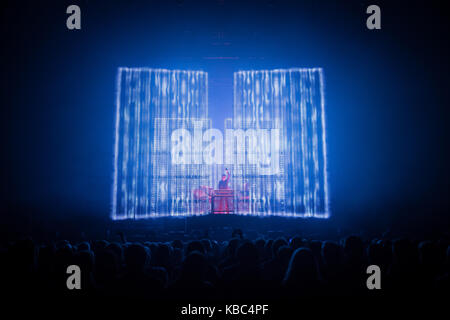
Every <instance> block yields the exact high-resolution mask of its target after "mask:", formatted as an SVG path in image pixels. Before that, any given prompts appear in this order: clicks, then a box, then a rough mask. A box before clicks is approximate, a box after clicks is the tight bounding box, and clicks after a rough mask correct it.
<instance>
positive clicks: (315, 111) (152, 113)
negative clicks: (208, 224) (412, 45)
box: [111, 68, 329, 220]
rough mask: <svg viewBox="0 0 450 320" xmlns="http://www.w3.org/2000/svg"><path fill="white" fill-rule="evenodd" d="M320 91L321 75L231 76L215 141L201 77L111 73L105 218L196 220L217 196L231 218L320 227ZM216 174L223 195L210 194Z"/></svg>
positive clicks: (323, 212) (323, 193) (323, 211)
mask: <svg viewBox="0 0 450 320" xmlns="http://www.w3.org/2000/svg"><path fill="white" fill-rule="evenodd" d="M323 82H324V81H323V73H322V70H321V69H288V70H271V71H269V70H262V71H240V72H237V73H235V74H234V117H233V119H226V120H225V134H223V133H222V132H221V131H220V130H218V129H214V128H212V124H211V121H210V120H209V119H208V75H207V73H205V72H202V71H181V70H173V71H170V70H161V69H147V68H119V71H118V77H117V90H118V92H117V101H116V132H115V134H116V136H115V150H114V182H113V188H112V189H113V190H112V192H113V203H112V215H111V216H112V218H113V219H115V220H117V219H129V218H132V219H139V218H149V217H162V216H188V215H204V214H207V213H209V212H211V211H213V212H216V211H215V210H217V208H214V204H215V203H216V202H217V201H216V200H217V199H215V198H219V200H220V199H221V198H220V197H222V200H223V197H226V198H227V199H228V200H227V202H226V203H227V205H226V208H227V209H226V212H233V213H236V214H244V215H258V216H268V215H281V216H297V217H318V218H327V217H328V216H329V209H328V186H327V171H326V170H327V169H326V142H325V110H324V83H323ZM224 168H230V169H231V170H230V171H231V174H232V178H231V181H230V189H229V190H227V191H226V192H224V191H223V190H222V191H219V190H214V189H215V186H217V185H218V182H219V179H220V178H221V174H222V172H223V170H224ZM222 202H223V201H222ZM217 203H219V204H220V203H221V201H218V202H217ZM217 212H223V210H218V211H217Z"/></svg>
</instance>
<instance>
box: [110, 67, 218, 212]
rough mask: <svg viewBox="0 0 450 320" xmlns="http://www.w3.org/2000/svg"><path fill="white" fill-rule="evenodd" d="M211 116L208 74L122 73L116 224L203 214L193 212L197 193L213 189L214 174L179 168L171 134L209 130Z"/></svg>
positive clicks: (119, 83) (118, 95) (203, 169)
mask: <svg viewBox="0 0 450 320" xmlns="http://www.w3.org/2000/svg"><path fill="white" fill-rule="evenodd" d="M207 116H208V74H207V73H205V72H202V71H182V70H164V69H149V68H119V70H118V74H117V93H116V123H115V147H114V177H113V179H114V180H113V187H112V210H111V218H112V219H114V220H118V219H130V218H131V219H139V218H148V217H156V216H167V215H173V216H176V215H186V214H194V213H199V212H198V211H194V210H193V206H192V201H191V200H192V198H191V197H192V192H191V189H192V188H193V187H194V186H198V185H201V184H209V180H210V178H211V174H210V172H209V168H208V167H207V166H203V165H201V164H196V165H177V166H173V165H172V161H171V154H170V151H171V150H170V132H171V130H172V128H177V129H179V128H185V129H186V130H191V129H193V128H194V127H195V126H197V127H201V129H204V128H208V127H209V126H210V122H209V121H208V120H207V119H206V120H205V119H204V118H206V117H207ZM195 119H198V120H197V121H193V120H195ZM193 147H194V148H195V146H193ZM200 213H203V212H200Z"/></svg>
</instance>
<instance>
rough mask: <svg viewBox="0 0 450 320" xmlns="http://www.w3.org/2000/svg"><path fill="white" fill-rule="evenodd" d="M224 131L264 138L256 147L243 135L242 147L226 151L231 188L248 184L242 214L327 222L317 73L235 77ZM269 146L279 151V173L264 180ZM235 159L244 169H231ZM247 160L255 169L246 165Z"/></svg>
mask: <svg viewBox="0 0 450 320" xmlns="http://www.w3.org/2000/svg"><path fill="white" fill-rule="evenodd" d="M225 125H226V128H230V127H232V128H233V129H235V130H236V129H242V130H243V131H245V132H246V133H247V132H249V131H248V130H256V131H257V132H258V131H259V132H262V133H263V134H260V135H258V139H256V142H255V143H256V145H253V142H251V141H253V140H254V139H251V134H247V135H246V138H245V139H246V142H245V143H243V144H235V146H234V148H235V149H234V150H233V149H232V150H228V151H227V152H228V153H231V154H233V155H232V157H234V158H235V159H234V161H233V163H234V164H230V165H231V166H232V168H233V173H234V176H235V179H234V180H233V184H234V185H233V188H235V189H242V188H243V186H244V185H245V184H247V188H248V191H247V193H248V194H249V196H248V198H249V200H248V205H247V207H246V209H247V210H243V212H242V213H243V214H251V215H284V216H300V217H318V218H327V217H328V216H329V208H328V183H327V165H326V138H325V133H326V130H325V100H324V76H323V71H322V69H320V68H311V69H283V70H258V71H239V72H236V73H235V74H234V119H233V121H231V120H229V121H227V122H226V123H225ZM264 129H265V131H264ZM269 129H272V130H273V129H276V130H279V135H277V134H275V135H270V136H269V134H268V130H269ZM250 132H251V131H250ZM268 144H270V145H271V147H270V148H269V146H268ZM274 144H275V145H276V147H278V148H279V151H278V152H279V159H277V161H278V163H279V168H276V170H272V172H271V171H270V170H269V172H268V173H269V174H267V172H266V174H264V172H263V171H262V169H264V166H265V165H266V164H267V161H266V163H263V162H264V158H269V162H270V161H274V152H276V149H272V146H273V145H274ZM252 145H253V146H252ZM255 150H256V151H255ZM255 152H256V153H255ZM239 155H247V160H246V163H245V164H243V165H241V164H236V163H237V160H236V157H238V156H239ZM252 156H253V157H256V158H257V159H258V162H257V163H256V164H255V162H254V161H253V162H252V161H251V160H250V162H249V159H251V157H252ZM264 156H266V157H264ZM270 158H271V159H270Z"/></svg>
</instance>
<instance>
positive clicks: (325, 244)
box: [0, 232, 450, 299]
mask: <svg viewBox="0 0 450 320" xmlns="http://www.w3.org/2000/svg"><path fill="white" fill-rule="evenodd" d="M0 254H1V260H2V261H3V263H2V264H1V268H3V270H2V275H5V281H4V283H6V285H7V286H8V287H9V290H11V292H13V293H14V292H15V293H16V294H20V295H24V294H30V295H41V296H46V295H50V296H55V295H57V296H64V295H85V296H102V297H109V296H117V297H138V298H154V299H195V298H199V299H221V298H226V297H230V296H231V297H233V298H235V299H239V298H255V299H257V298H265V299H289V298H297V297H299V296H337V295H373V294H378V295H389V294H392V295H395V294H398V293H401V294H403V295H430V294H439V293H441V292H448V288H449V285H448V283H449V281H448V279H449V266H450V264H449V263H450V260H449V259H450V247H449V243H448V241H447V240H438V241H436V240H433V241H420V242H419V241H412V240H408V239H397V240H386V239H370V240H363V239H361V238H360V237H358V236H348V237H346V238H345V239H342V241H339V242H333V241H321V240H316V239H305V238H302V237H298V236H294V237H290V238H288V237H279V238H277V239H268V238H258V239H256V240H247V239H246V238H245V237H244V236H243V235H242V233H239V232H238V233H236V234H235V237H232V238H231V239H229V240H228V241H223V242H219V241H215V240H212V239H202V240H192V241H181V240H173V241H170V242H148V241H145V242H128V241H125V240H123V241H117V242H115V241H106V240H95V241H84V242H79V243H74V242H70V241H67V240H60V241H56V242H54V243H47V244H42V243H37V242H35V241H33V240H31V239H23V240H19V241H15V242H10V243H7V244H5V245H3V247H2V249H1V251H0ZM69 265H77V266H79V267H80V270H81V290H68V288H67V286H66V281H67V278H68V274H67V267H68V266H69ZM369 265H377V266H379V267H380V270H381V290H369V289H368V288H367V284H366V281H367V278H368V277H369V276H370V275H369V274H368V273H367V267H368V266H369Z"/></svg>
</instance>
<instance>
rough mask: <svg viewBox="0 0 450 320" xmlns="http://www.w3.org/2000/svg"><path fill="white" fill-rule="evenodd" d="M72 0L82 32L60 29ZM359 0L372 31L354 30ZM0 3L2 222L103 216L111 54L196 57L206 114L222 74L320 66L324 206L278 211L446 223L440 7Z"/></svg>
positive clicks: (39, 224)
mask: <svg viewBox="0 0 450 320" xmlns="http://www.w3.org/2000/svg"><path fill="white" fill-rule="evenodd" d="M70 4H77V5H79V6H80V8H81V17H82V18H81V27H82V29H81V30H75V31H70V30H68V29H67V28H66V19H67V17H68V15H67V14H66V8H67V6H69V5H70ZM370 4H377V5H379V6H380V7H381V20H382V21H381V23H382V29H381V30H368V29H367V28H366V19H367V17H368V15H367V14H366V8H367V7H368V6H369V5H370ZM1 6H2V9H1V41H2V50H1V52H2V58H1V65H2V67H1V69H2V72H1V77H2V78H1V90H2V94H1V99H2V101H1V130H2V132H1V137H2V148H1V149H2V151H1V155H2V156H1V162H2V164H1V194H2V200H1V203H0V210H1V216H2V218H1V225H2V231H8V232H12V231H14V230H16V231H20V230H21V231H23V232H29V231H33V230H34V229H40V230H47V231H53V230H54V229H55V228H59V227H61V226H65V227H66V228H67V227H69V228H70V227H72V228H74V229H77V228H78V227H77V226H78V225H83V226H86V225H87V224H92V225H96V226H101V225H102V224H108V223H111V222H110V221H109V218H108V216H109V211H110V204H111V182H112V172H113V170H112V165H113V136H114V135H113V133H114V99H115V75H116V72H117V67H119V66H128V67H143V66H146V67H156V68H168V69H194V70H204V71H207V72H208V73H209V111H210V114H209V116H210V117H211V118H212V119H213V126H214V127H216V128H223V119H224V118H225V117H230V116H232V102H233V90H232V89H233V88H232V86H233V72H235V71H237V70H241V69H242V70H247V69H271V68H288V67H322V68H323V69H324V72H325V84H326V92H325V94H326V121H327V133H326V134H327V142H328V168H329V185H330V199H331V202H330V206H331V212H332V218H331V219H329V220H328V221H323V220H317V221H314V222H311V221H307V220H304V219H295V220H289V223H290V224H293V223H294V224H298V225H299V226H302V225H304V226H308V225H310V224H314V225H315V228H320V227H321V226H327V227H329V226H335V227H338V228H340V227H343V226H345V227H348V228H350V229H352V230H360V229H362V228H373V229H375V230H380V231H381V230H386V229H391V230H413V231H417V230H419V231H428V230H430V231H434V230H442V231H448V227H449V215H448V213H449V170H448V164H449V156H448V147H449V143H448V133H449V132H448V128H447V124H448V118H449V117H448V115H449V114H448V101H449V99H448V98H449V92H448V91H449V79H448V77H449V62H448V57H449V47H448V29H449V28H448V27H449V21H448V13H447V11H446V10H444V8H443V6H442V5H440V4H439V3H438V2H434V1H419V2H415V1H390V2H387V3H384V2H379V1H377V2H372V1H370V2H369V1H313V0H310V1H269V0H258V1H236V2H234V1H227V0H214V1H206V2H200V1H190V0H185V1H183V0H168V1H136V0H131V1H87V0H85V1H55V2H54V3H52V2H49V1H6V2H5V1H3V2H2V4H1ZM225 218H232V217H225ZM252 219H257V218H252ZM267 221H268V222H269V223H270V220H267ZM292 221H294V222H292Z"/></svg>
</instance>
